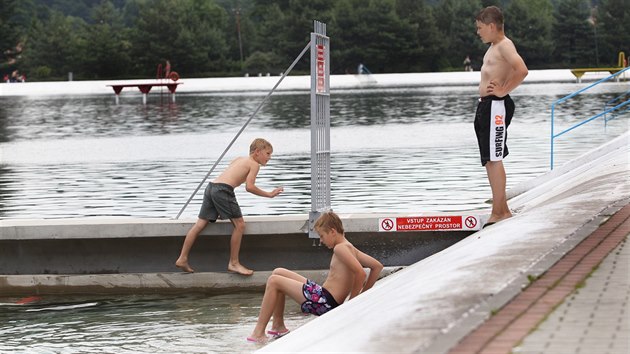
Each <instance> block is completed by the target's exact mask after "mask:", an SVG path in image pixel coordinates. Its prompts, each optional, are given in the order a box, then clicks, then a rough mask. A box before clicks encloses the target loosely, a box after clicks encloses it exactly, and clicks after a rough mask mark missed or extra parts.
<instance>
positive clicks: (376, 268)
mask: <svg viewBox="0 0 630 354" xmlns="http://www.w3.org/2000/svg"><path fill="white" fill-rule="evenodd" d="M314 228H315V231H316V232H317V233H318V234H319V238H320V240H321V242H322V243H323V244H324V245H325V246H326V247H328V248H330V249H332V250H333V255H332V258H331V260H330V270H329V272H328V277H327V278H326V281H324V283H323V284H322V285H319V284H317V283H315V282H313V281H312V280H310V279H307V278H305V277H303V276H301V275H299V274H297V273H295V272H292V271H290V270H288V269H284V268H276V269H275V270H274V271H273V273H272V274H271V276H270V277H269V279H267V287H266V289H265V295H264V296H263V300H262V305H261V308H260V314H259V315H258V323H257V324H256V328H254V331H253V332H252V334H251V335H250V336H249V337H247V340H248V341H250V342H265V341H266V340H267V339H268V338H267V335H266V334H265V328H266V327H267V324H268V323H269V320H270V319H271V316H272V315H273V323H272V326H271V329H270V330H269V331H267V334H271V335H272V336H281V335H284V334H286V333H288V332H289V330H288V329H287V327H286V326H285V324H284V304H285V295H288V296H289V297H291V298H292V299H293V300H295V301H296V302H297V303H298V304H301V309H302V312H304V313H306V314H313V315H316V316H320V315H323V314H324V313H326V312H328V311H330V310H332V309H334V308H335V307H337V306H339V304H342V303H343V302H344V301H345V300H346V298H347V297H348V296H350V299H352V298H354V297H356V296H357V295H359V294H361V293H362V292H364V291H366V290H368V289H370V288H371V287H372V286H373V285H374V283H376V280H377V279H378V276H379V274H380V273H381V270H382V269H383V265H382V264H381V263H380V262H379V261H377V260H376V259H374V258H372V257H371V256H369V255H367V254H365V253H363V252H361V251H359V250H358V249H356V248H355V247H354V246H353V245H352V244H351V243H350V242H348V240H346V237H345V234H344V230H343V225H342V223H341V219H339V216H337V214H335V213H333V212H326V213H323V214H322V215H321V216H320V217H319V219H317V221H316V222H315V226H314ZM363 267H366V268H369V269H370V274H369V275H368V276H367V277H366V274H365V271H364V270H363Z"/></svg>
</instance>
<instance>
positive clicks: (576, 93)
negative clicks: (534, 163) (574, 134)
mask: <svg viewBox="0 0 630 354" xmlns="http://www.w3.org/2000/svg"><path fill="white" fill-rule="evenodd" d="M628 70H630V67H627V68H625V69H623V70H621V71H618V72H616V73H614V74H612V75H610V76H608V77H605V78H603V79H600V80H598V81H596V82H595V83H593V84H591V85H589V86H587V87H585V88H583V89H580V90H578V91H575V92H573V93H571V94H569V95H566V96H564V97H562V98H560V99H558V100H556V101H554V102H553V103H552V104H551V143H550V146H551V149H550V150H551V151H550V154H551V157H550V165H551V166H550V167H551V169H552V170H553V165H554V158H553V155H554V139H555V138H557V137H559V136H561V135H563V134H565V133H567V132H569V131H571V130H573V129H575V128H577V127H579V126H581V125H584V124H586V123H588V122H590V121H592V120H593V119H596V118H598V117H601V116H602V115H605V114H606V113H608V112H610V111H613V110H615V109H617V108H619V107H622V106H625V105H626V104H628V103H630V100H629V101H626V102H624V103H622V104H619V105H617V106H615V107H613V108H611V109H608V110H605V111H604V112H602V113H599V114H597V115H595V116H593V117H591V118H589V119H587V120H585V121H583V122H581V123H579V124H577V125H574V126H572V127H570V128H568V129H565V130H563V131H561V132H560V133H558V134H554V130H555V127H554V120H555V106H556V104H558V103H562V102H564V101H567V100H568V99H570V98H572V97H575V96H577V95H579V94H580V93H582V92H584V91H586V90H588V89H590V88H592V87H594V86H597V85H599V84H600V83H602V82H606V81H608V80H610V79H612V78H614V77H617V76H619V75H621V74H622V73H625V72H626V71H628Z"/></svg>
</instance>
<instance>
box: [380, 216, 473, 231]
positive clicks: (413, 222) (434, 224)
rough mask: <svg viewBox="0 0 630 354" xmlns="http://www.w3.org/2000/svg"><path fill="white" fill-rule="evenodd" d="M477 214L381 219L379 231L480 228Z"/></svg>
mask: <svg viewBox="0 0 630 354" xmlns="http://www.w3.org/2000/svg"><path fill="white" fill-rule="evenodd" d="M478 225H479V222H478V219H477V217H476V216H462V215H456V216H453V215H449V216H422V217H400V218H383V219H379V228H378V231H386V232H394V231H457V230H478V229H479V227H478Z"/></svg>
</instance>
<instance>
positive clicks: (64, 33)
mask: <svg viewBox="0 0 630 354" xmlns="http://www.w3.org/2000/svg"><path fill="white" fill-rule="evenodd" d="M85 26H86V25H85V22H84V21H83V20H81V19H79V18H75V17H70V16H64V15H63V14H62V13H61V12H59V11H52V12H51V13H50V17H49V18H48V19H45V20H43V21H41V20H35V21H34V23H33V26H32V28H31V30H30V32H29V34H28V50H25V51H24V54H23V58H24V66H25V71H27V72H29V73H30V76H31V77H33V78H35V79H38V78H39V79H45V78H47V77H54V78H61V77H65V76H66V75H67V73H68V72H75V71H77V70H80V69H81V66H82V65H81V60H80V58H83V57H84V55H83V53H82V48H84V47H85V46H84V45H83V44H82V42H83V41H84V39H83V38H82V37H81V34H82V33H85Z"/></svg>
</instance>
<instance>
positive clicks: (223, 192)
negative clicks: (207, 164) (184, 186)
mask: <svg viewBox="0 0 630 354" xmlns="http://www.w3.org/2000/svg"><path fill="white" fill-rule="evenodd" d="M241 217H243V214H242V213H241V207H240V206H239V205H238V202H237V201H236V195H235V194H234V188H233V187H232V186H230V185H229V184H224V183H212V182H210V183H208V186H207V187H206V190H205V192H204V193H203V203H202V204H201V210H199V219H205V220H210V221H211V222H215V221H217V219H218V218H221V219H237V218H241Z"/></svg>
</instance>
